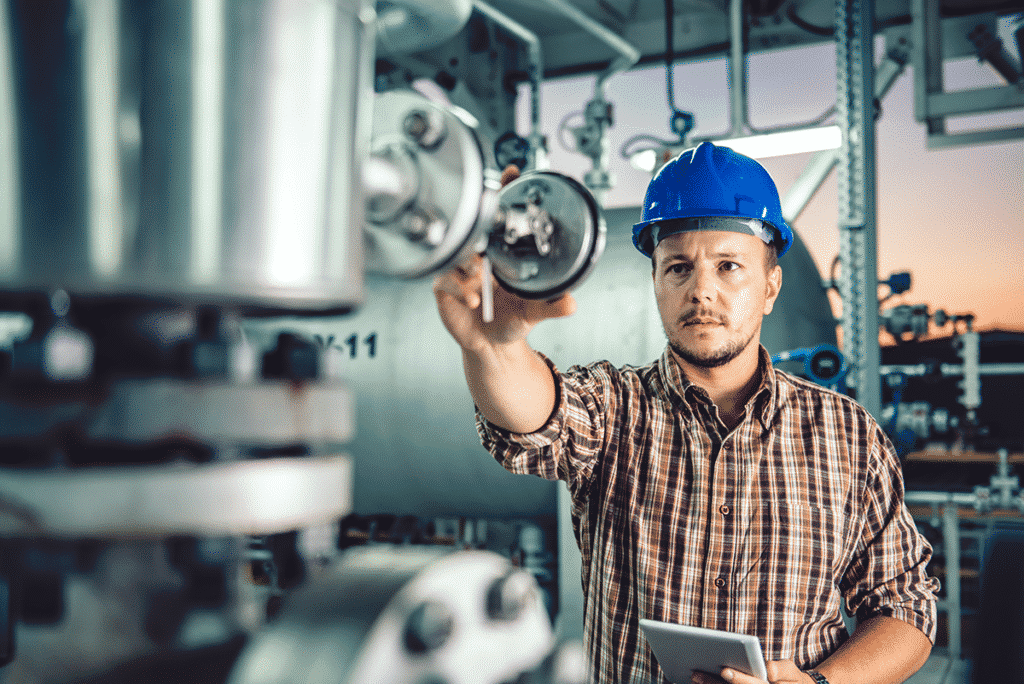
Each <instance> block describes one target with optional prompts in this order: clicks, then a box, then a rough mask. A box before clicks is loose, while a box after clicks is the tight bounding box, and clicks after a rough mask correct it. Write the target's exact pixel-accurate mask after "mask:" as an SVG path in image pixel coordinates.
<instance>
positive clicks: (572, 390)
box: [476, 354, 617, 493]
mask: <svg viewBox="0 0 1024 684" xmlns="http://www.w3.org/2000/svg"><path fill="white" fill-rule="evenodd" d="M541 357H542V358H543V359H544V362H545V363H546V364H547V365H548V368H550V369H551V373H552V376H553V377H554V379H555V387H556V399H555V409H554V411H552V413H551V416H550V418H548V421H547V422H546V423H545V424H544V425H543V426H542V427H541V428H540V429H539V430H537V431H536V432H531V433H527V434H520V433H514V432H509V431H508V430H505V429H503V428H501V427H498V426H497V425H494V424H493V423H491V422H490V421H488V420H487V419H486V418H485V417H484V416H483V415H482V414H481V413H480V411H479V410H478V411H477V413H476V425H477V432H478V433H479V435H480V441H481V443H482V444H483V445H484V447H485V448H486V449H487V450H488V451H489V452H491V455H493V456H494V458H495V459H496V460H497V461H498V462H499V463H500V464H501V465H502V466H503V467H504V468H505V469H506V470H508V471H510V472H513V473H518V474H528V475H537V476H539V477H543V478H545V479H548V480H564V481H565V482H566V483H567V484H568V485H569V488H570V490H571V491H573V492H574V493H576V492H578V491H579V490H580V488H581V487H584V486H585V485H586V483H587V482H588V481H589V480H590V478H591V476H592V474H593V472H594V467H595V464H596V463H597V461H598V458H599V456H600V455H601V453H602V450H603V449H604V447H605V444H606V441H607V440H606V424H607V416H608V415H609V414H610V413H611V412H612V411H614V410H616V406H615V405H614V404H616V403H617V402H616V400H615V399H614V397H613V394H614V393H613V392H611V391H610V388H611V385H612V384H613V380H612V377H611V373H612V372H614V369H612V368H611V367H610V366H608V364H606V363H599V364H593V365H591V366H586V367H580V366H573V367H572V368H570V369H569V370H568V371H567V372H566V373H564V374H563V373H560V372H559V371H558V369H557V368H556V367H555V365H554V364H553V363H552V362H551V360H550V359H548V358H547V357H546V356H544V355H543V354H541Z"/></svg>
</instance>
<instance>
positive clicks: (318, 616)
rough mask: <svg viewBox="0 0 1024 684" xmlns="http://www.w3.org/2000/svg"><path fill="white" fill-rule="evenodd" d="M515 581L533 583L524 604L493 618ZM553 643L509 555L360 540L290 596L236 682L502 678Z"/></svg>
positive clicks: (352, 683)
mask: <svg viewBox="0 0 1024 684" xmlns="http://www.w3.org/2000/svg"><path fill="white" fill-rule="evenodd" d="M511 579H514V580H515V581H514V582H511V583H510V582H509V580H511ZM510 584H515V585H521V586H524V587H525V588H526V591H525V593H521V595H519V596H518V599H519V600H517V601H516V604H517V610H515V611H514V612H513V613H505V614H502V615H499V616H497V618H495V617H492V616H490V615H489V614H488V604H489V603H493V601H492V599H493V593H494V592H495V591H501V589H502V586H503V585H504V586H505V587H508V586H509V585H510ZM513 598H515V597H513ZM552 645H553V638H552V633H551V623H550V621H549V620H548V616H547V613H546V612H545V610H544V608H543V606H542V605H541V601H540V597H539V592H538V591H537V589H536V584H535V583H534V582H533V580H532V579H531V578H530V577H529V576H528V575H526V574H525V573H522V571H517V570H514V569H513V568H512V567H511V565H510V564H509V562H508V561H507V560H505V559H504V558H502V557H501V556H498V555H497V554H493V553H488V552H483V551H464V552H458V553H443V552H438V551H437V550H436V549H425V548H422V547H421V548H417V547H405V548H401V549H399V548H393V547H385V546H370V547H361V548H355V549H350V550H349V551H347V552H346V553H345V554H344V555H343V556H342V558H341V560H340V561H339V562H338V563H337V564H336V565H335V566H332V567H330V568H328V569H327V570H325V571H324V572H322V573H320V574H317V575H314V576H312V577H311V578H310V582H308V583H307V584H306V585H305V586H303V587H302V588H301V589H300V590H298V591H297V592H296V593H295V594H294V595H292V596H291V597H289V601H288V603H287V605H286V607H285V609H284V611H283V612H282V614H281V615H280V616H279V618H278V619H277V620H276V621H275V622H274V623H273V624H272V625H271V626H270V627H269V628H268V629H267V630H265V631H264V632H262V633H261V634H259V635H257V636H256V637H255V638H254V639H253V640H252V642H251V643H250V644H249V645H248V646H247V647H246V649H245V651H243V653H242V656H241V658H240V659H239V661H238V662H237V664H236V665H235V667H234V669H233V670H232V673H231V677H230V679H229V682H230V684H319V683H321V682H327V681H330V682H338V683H339V684H380V683H382V682H387V683H388V684H421V683H423V682H448V683H449V684H499V683H500V682H510V681H518V680H517V677H520V676H521V675H523V674H524V673H527V672H530V671H533V670H535V669H536V668H538V666H540V665H541V663H542V661H543V660H544V658H545V657H546V656H547V654H548V653H549V652H550V651H551V648H552ZM530 681H534V680H533V679H531V680H530ZM537 681H542V680H537Z"/></svg>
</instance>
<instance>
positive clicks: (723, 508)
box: [718, 504, 729, 515]
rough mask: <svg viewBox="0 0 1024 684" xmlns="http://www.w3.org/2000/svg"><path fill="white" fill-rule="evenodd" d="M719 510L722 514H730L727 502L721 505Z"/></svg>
mask: <svg viewBox="0 0 1024 684" xmlns="http://www.w3.org/2000/svg"><path fill="white" fill-rule="evenodd" d="M718 512H719V513H721V514H722V515H729V507H728V506H726V505H725V504H722V505H721V506H719V507H718Z"/></svg>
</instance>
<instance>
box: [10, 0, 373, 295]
mask: <svg viewBox="0 0 1024 684" xmlns="http://www.w3.org/2000/svg"><path fill="white" fill-rule="evenodd" d="M55 7H56V8H57V9H55ZM59 7H64V8H65V9H64V11H65V14H63V15H62V14H61V12H60V11H59ZM4 11H5V14H11V15H12V16H10V17H8V18H9V19H10V21H9V23H8V22H5V26H4V30H3V31H0V40H2V41H3V42H2V44H0V54H4V57H7V56H8V55H10V56H11V57H10V61H11V64H12V69H13V72H14V73H17V74H18V75H19V77H18V78H17V79H14V78H12V76H11V74H10V73H3V74H0V79H2V81H3V85H0V93H4V92H6V91H7V89H8V88H9V87H10V83H11V82H12V81H13V83H14V87H13V89H12V90H13V100H14V103H13V107H12V108H11V109H13V117H12V118H13V120H15V121H17V122H19V124H18V125H19V127H18V128H17V130H18V132H19V135H20V139H19V140H18V144H17V145H4V146H3V147H2V148H0V156H2V157H3V160H2V162H0V169H9V168H10V167H12V165H13V166H14V167H15V168H16V174H17V180H16V181H14V182H13V183H12V182H11V181H9V180H8V181H6V182H5V186H4V187H3V190H4V191H5V192H6V191H7V190H12V191H14V192H15V193H18V196H19V197H20V200H21V201H20V203H18V206H17V209H16V211H17V221H16V222H15V223H14V224H12V225H11V224H8V223H7V222H6V221H4V222H3V227H2V228H0V235H2V236H3V237H0V291H7V292H36V291H42V292H48V291H51V290H53V289H57V288H63V289H65V290H67V291H68V292H69V293H71V294H72V295H89V296H98V297H118V298H131V299H139V298H160V299H170V300H173V301H177V302H213V303H223V304H233V305H239V306H242V307H245V308H248V309H269V310H283V309H288V310H337V309H341V308H349V307H351V306H352V305H353V304H355V303H358V301H359V300H360V299H361V296H362V288H361V280H362V273H361V270H360V268H358V264H359V261H358V259H359V251H360V242H361V240H362V235H361V231H360V229H359V226H360V225H361V218H362V215H363V203H362V199H361V192H360V185H359V183H357V182H356V179H358V177H359V161H358V160H359V159H361V158H362V156H363V153H364V150H365V147H366V144H367V141H368V139H369V129H368V126H369V117H368V116H367V115H368V114H369V110H368V109H367V107H368V105H369V103H370V95H371V93H372V90H371V88H372V81H371V76H372V74H371V68H372V50H373V42H372V17H373V11H372V7H371V6H370V3H368V2H366V1H365V0H332V1H330V2H327V1H315V0H303V1H286V0H211V1H208V2H200V1H198V0H196V1H194V2H180V3H178V2H173V3H171V2H167V3H150V2H135V1H130V2H116V1H115V0H95V1H93V0H90V1H89V2H71V3H66V4H65V5H61V6H50V5H40V4H37V3H28V4H9V3H4ZM0 19H3V17H2V16H0ZM40 45H48V46H50V47H48V48H47V49H48V50H50V51H49V52H48V56H47V58H46V59H40V58H39V55H38V54H36V52H35V50H38V49H40V48H39V46H40ZM3 61H4V60H2V59H0V67H2V66H3ZM5 99H6V98H5V97H4V96H3V95H2V94H0V107H3V106H4V100H5ZM4 173H6V172H3V173H0V176H3V175H4ZM3 181H4V179H3V178H0V182H3ZM4 211H5V213H7V214H10V213H11V210H10V208H9V205H6V204H5V208H4Z"/></svg>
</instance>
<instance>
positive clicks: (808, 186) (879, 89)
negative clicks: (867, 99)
mask: <svg viewBox="0 0 1024 684" xmlns="http://www.w3.org/2000/svg"><path fill="white" fill-rule="evenodd" d="M908 58H909V57H908V54H907V47H906V43H905V41H902V40H901V41H900V42H899V43H897V44H896V45H895V46H893V47H892V48H890V49H889V50H888V51H887V52H886V54H885V59H883V60H882V63H881V64H879V65H878V68H877V69H876V70H875V99H877V100H881V99H882V98H883V97H885V95H886V93H888V92H889V89H890V88H892V85H893V83H895V82H896V79H897V78H899V76H900V75H901V74H902V73H903V72H904V71H906V68H907V61H908ZM733 90H736V88H735V87H734V88H733ZM744 97H746V95H745V91H744ZM838 161H839V150H822V151H821V152H816V153H815V154H814V156H813V157H811V160H810V161H809V162H807V166H805V167H804V170H803V172H802V173H801V174H800V177H799V178H797V179H796V181H794V182H793V184H792V185H791V186H790V187H789V190H787V191H786V196H785V197H783V198H782V217H783V218H784V219H786V222H787V223H792V222H793V221H795V220H796V219H797V217H799V216H800V214H801V213H803V210H804V209H806V208H807V205H808V204H809V203H810V201H811V198H812V197H814V194H815V193H816V192H818V188H820V187H821V184H822V183H824V182H825V179H826V178H828V174H829V173H831V172H832V169H833V167H835V165H836V163H837V162H838Z"/></svg>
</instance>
